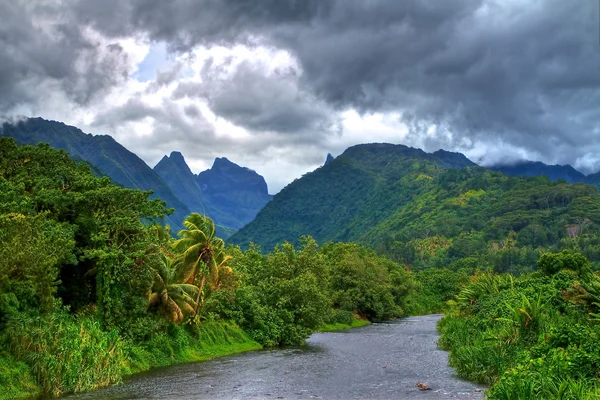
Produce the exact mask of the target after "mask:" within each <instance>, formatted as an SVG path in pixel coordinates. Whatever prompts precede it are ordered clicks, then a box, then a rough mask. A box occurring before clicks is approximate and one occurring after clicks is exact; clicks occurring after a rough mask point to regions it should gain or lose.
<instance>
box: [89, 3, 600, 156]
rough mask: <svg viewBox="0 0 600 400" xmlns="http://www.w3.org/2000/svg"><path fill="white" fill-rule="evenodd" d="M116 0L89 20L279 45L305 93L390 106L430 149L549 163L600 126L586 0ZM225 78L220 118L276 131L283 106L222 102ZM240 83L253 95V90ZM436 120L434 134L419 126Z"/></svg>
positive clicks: (190, 41) (339, 102)
mask: <svg viewBox="0 0 600 400" xmlns="http://www.w3.org/2000/svg"><path fill="white" fill-rule="evenodd" d="M113 1H115V2H116V0H113ZM92 3H93V4H95V5H93V7H100V5H99V3H97V2H80V3H79V8H78V10H79V12H80V13H83V14H90V13H91V11H93V10H91V9H88V7H89V6H90V4H92ZM123 3H124V2H120V1H119V2H116V3H115V7H116V8H117V9H121V10H120V11H119V13H118V14H119V15H121V16H122V17H123V19H122V20H119V21H115V20H114V18H112V19H111V18H106V19H100V18H91V20H92V21H93V23H94V24H95V25H94V26H96V27H97V28H98V29H101V30H104V31H106V32H108V33H112V34H116V33H122V32H129V33H131V32H140V31H143V32H144V33H145V34H147V35H149V36H150V37H152V38H153V39H156V40H164V41H167V42H168V43H170V45H171V48H172V49H177V50H186V49H189V48H191V47H193V46H194V45H197V44H205V43H234V42H245V41H252V40H258V41H262V42H264V43H269V44H271V45H274V46H276V47H279V48H284V49H287V50H289V51H290V52H291V53H292V54H293V55H294V56H295V57H296V58H297V60H298V62H299V65H300V67H301V70H302V76H301V86H302V88H303V90H306V91H307V92H310V93H312V95H314V96H316V97H317V98H319V99H321V100H322V101H324V102H326V103H327V104H329V105H330V107H333V108H335V109H338V110H343V109H346V108H350V107H351V108H355V109H357V110H360V111H361V112H373V111H400V112H402V113H403V119H404V120H405V121H406V122H407V124H408V126H409V129H410V131H411V134H412V135H413V136H412V137H413V138H418V139H419V140H420V141H421V142H424V143H426V144H427V145H428V146H430V147H432V148H433V147H436V146H438V147H439V146H449V147H459V148H465V146H466V145H468V144H469V143H470V144H471V145H478V144H481V143H484V142H486V143H493V142H495V141H497V140H501V141H504V142H509V143H511V144H514V145H515V146H519V147H522V148H525V149H528V150H529V151H530V152H531V153H539V154H541V155H542V156H543V157H545V158H546V159H547V160H549V161H558V162H574V160H575V159H576V158H577V157H582V156H583V155H584V154H585V151H586V144H591V143H594V142H595V141H596V139H597V137H598V134H599V133H600V132H599V128H598V122H597V121H598V116H599V115H598V113H599V111H600V107H598V106H599V105H600V104H599V94H598V93H599V90H600V51H599V33H598V10H597V3H596V2H593V1H564V0H543V1H536V2H515V1H499V0H445V1H437V0H418V1H417V0H411V1H393V0H371V1H363V0H325V1H291V0H289V1H279V0H272V1H258V0H256V1H243V0H237V1H236V0H229V1H217V0H215V1H198V2H193V3H190V2H187V1H183V0H182V1H177V0H175V1H170V2H164V1H158V0H156V1H134V2H128V3H127V5H123ZM102 6H103V7H104V5H102ZM107 20H108V21H107ZM123 30H124V31H123ZM243 72H244V73H246V74H251V73H252V71H248V70H246V71H243ZM243 76H244V75H243V74H242V73H240V75H238V76H236V78H240V79H241V78H242V77H243ZM247 77H248V78H249V76H247ZM228 84H229V85H232V87H223V88H222V89H223V91H222V93H218V91H217V92H216V93H215V92H212V94H211V95H212V98H211V101H212V104H213V106H214V107H215V108H218V109H219V110H220V112H221V113H223V114H224V115H229V116H231V118H233V119H235V118H238V119H239V120H242V119H244V120H247V121H248V122H247V124H248V126H249V127H251V128H252V127H253V126H254V127H256V128H257V129H262V128H263V126H269V125H271V124H272V126H273V127H274V128H276V129H282V130H285V129H286V127H287V125H288V123H287V121H293V119H294V116H295V115H287V114H286V113H285V112H282V111H281V110H280V111H279V112H277V113H276V114H277V115H279V116H281V117H282V118H285V119H286V121H279V120H277V119H275V120H273V119H272V118H271V119H270V118H269V116H268V115H266V114H265V113H264V110H263V109H261V105H260V104H251V103H245V102H244V101H243V100H239V98H237V97H236V98H235V99H232V98H231V97H233V96H234V93H236V94H238V93H239V91H238V89H239V85H237V84H235V83H234V82H230V83H228ZM279 84H280V83H278V81H277V80H276V79H275V80H274V83H271V85H273V86H277V85H279ZM249 86H250V87H249V89H248V98H251V97H252V96H253V95H255V93H256V90H255V89H254V88H252V87H251V85H249ZM230 89H231V92H229V90H230ZM264 89H265V90H269V89H270V87H269V85H267V86H266V87H265V88H264ZM234 100H239V101H238V102H237V103H236V101H234ZM263 105H264V107H270V106H272V104H270V103H266V102H265V103H263ZM245 112H247V115H245V114H244V113H245ZM248 115H250V116H252V117H254V116H256V115H258V116H256V117H255V118H254V119H253V118H252V117H250V118H248ZM261 116H263V117H264V118H263V117H261ZM291 124H292V125H293V123H291ZM432 124H434V125H436V126H437V128H438V129H437V133H434V134H433V135H429V136H425V132H426V131H427V129H429V127H430V126H431V125H432ZM466 139H468V140H466ZM590 167H591V166H590ZM594 167H597V166H594Z"/></svg>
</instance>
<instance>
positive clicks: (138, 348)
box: [0, 322, 262, 400]
mask: <svg viewBox="0 0 600 400" xmlns="http://www.w3.org/2000/svg"><path fill="white" fill-rule="evenodd" d="M123 347H124V348H123V349H122V355H121V357H120V360H119V361H120V362H119V364H120V365H119V368H118V376H116V377H114V379H111V381H110V382H108V381H107V382H105V383H98V382H92V383H91V384H90V385H89V386H88V387H87V388H86V389H83V390H79V391H80V392H84V391H90V390H94V389H97V388H100V387H103V386H108V385H109V384H110V383H118V382H120V381H121V380H122V379H123V378H124V377H125V376H129V375H133V374H137V373H140V372H145V371H148V370H150V369H153V368H158V367H167V366H171V365H176V364H183V363H191V362H198V361H207V360H211V359H214V358H218V357H223V356H228V355H233V354H238V353H243V352H248V351H253V350H259V349H262V346H261V345H260V344H259V343H257V342H255V341H254V340H252V339H251V338H250V337H249V336H248V334H247V333H246V332H244V331H243V330H242V329H241V328H239V327H238V326H237V325H235V324H233V323H230V322H207V323H204V324H202V325H201V326H200V327H198V328H197V329H195V330H194V331H190V330H186V329H184V328H183V327H181V326H175V325H174V326H173V327H172V328H171V329H168V331H167V332H166V334H161V335H157V336H156V337H155V338H153V339H152V340H151V341H150V342H147V343H144V344H132V343H126V344H125V346H123ZM32 364H33V367H32V366H31V365H28V364H26V363H24V362H21V361H17V360H15V359H14V358H12V357H11V356H10V355H7V354H3V355H0V388H2V390H0V399H1V400H5V399H6V400H8V399H31V398H37V397H39V396H40V395H41V393H42V388H41V385H40V384H39V382H38V380H39V379H40V378H42V379H54V380H59V382H56V383H55V386H56V387H63V386H65V383H64V382H60V380H68V379H72V377H69V376H53V377H38V380H36V379H35V377H36V373H37V374H40V371H41V370H43V366H42V367H40V366H39V365H37V364H36V363H35V361H32ZM80 373H81V374H82V375H84V374H86V373H87V371H80ZM57 394H66V393H62V392H60V393H57Z"/></svg>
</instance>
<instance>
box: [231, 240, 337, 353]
mask: <svg viewBox="0 0 600 400" xmlns="http://www.w3.org/2000/svg"><path fill="white" fill-rule="evenodd" d="M302 243H303V245H302V247H301V248H300V249H299V250H296V249H295V248H294V246H292V245H291V244H289V243H284V244H283V245H281V246H279V247H277V248H276V249H275V250H274V251H273V252H272V253H270V254H268V255H266V256H263V255H261V254H260V252H259V251H258V250H257V249H255V248H250V249H249V250H247V251H245V252H243V253H242V252H241V250H239V249H232V252H234V256H233V259H232V261H231V266H232V268H233V269H234V271H237V272H238V273H239V274H240V279H241V284H240V286H239V287H238V288H237V289H236V290H235V292H234V298H235V302H234V303H233V304H232V305H231V307H230V308H229V309H225V310H223V312H224V313H225V314H226V315H227V316H228V317H231V318H233V319H234V320H235V321H236V322H237V323H238V324H239V325H240V326H241V327H242V328H244V329H246V330H247V331H248V332H249V333H250V335H251V336H252V337H253V338H254V339H255V340H256V341H258V342H259V343H262V344H264V345H267V346H273V345H277V344H298V343H301V342H303V341H304V340H305V339H306V338H307V337H308V336H309V335H310V333H311V332H312V331H313V330H314V329H315V328H316V327H318V326H320V325H322V324H323V323H324V322H325V318H326V317H327V316H328V315H329V313H330V309H331V302H330V299H329V297H328V292H327V288H328V284H329V276H328V269H327V266H326V264H325V262H324V258H323V256H322V255H321V254H320V253H319V251H318V246H317V244H316V242H315V241H314V240H313V239H311V238H303V240H302Z"/></svg>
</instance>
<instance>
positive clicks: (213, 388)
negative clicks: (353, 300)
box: [68, 315, 485, 400]
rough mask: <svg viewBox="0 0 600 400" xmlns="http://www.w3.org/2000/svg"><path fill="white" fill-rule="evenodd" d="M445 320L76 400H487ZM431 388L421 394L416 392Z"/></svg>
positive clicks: (210, 365)
mask: <svg viewBox="0 0 600 400" xmlns="http://www.w3.org/2000/svg"><path fill="white" fill-rule="evenodd" d="M440 318H441V315H427V316H420V317H410V318H405V319H402V320H398V321H394V322H390V323H383V324H373V325H369V326H365V327H362V328H356V329H352V330H349V331H344V332H334V333H315V334H313V335H312V336H311V337H310V339H309V340H308V341H307V344H306V345H305V346H302V347H290V348H284V349H274V350H261V351H255V352H250V353H245V354H238V355H234V356H230V357H224V358H220V359H216V360H211V361H207V362H201V363H194V364H182V365H177V366H173V367H167V368H160V369H155V370H152V371H150V372H147V373H144V374H138V375H135V376H133V377H130V378H128V379H126V380H125V383H124V384H123V385H120V386H113V387H109V388H106V389H101V390H99V391H97V392H93V393H85V394H79V395H75V396H68V398H69V399H71V400H74V399H113V400H117V399H118V400H121V399H123V400H124V399H481V398H483V395H484V393H483V390H485V388H484V387H482V386H477V385H474V384H472V383H469V382H465V381H463V380H460V379H458V378H457V377H456V375H455V374H454V372H453V370H452V369H451V368H450V367H448V353H446V352H445V351H442V350H439V349H438V348H437V346H436V341H437V339H438V335H437V331H436V328H435V326H436V323H437V321H438V320H439V319H440ZM418 382H423V383H425V384H427V385H428V386H429V387H430V388H431V390H429V391H420V390H419V389H418V388H417V387H416V386H415V385H416V384H417V383H418Z"/></svg>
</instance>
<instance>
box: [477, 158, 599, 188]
mask: <svg viewBox="0 0 600 400" xmlns="http://www.w3.org/2000/svg"><path fill="white" fill-rule="evenodd" d="M488 168H489V169H491V170H493V171H499V172H502V173H503V174H506V175H510V176H539V175H545V176H547V177H548V178H550V180H553V181H556V180H559V179H562V180H564V181H565V182H568V183H575V182H584V183H589V182H588V181H589V179H588V177H586V176H585V175H584V174H582V173H581V172H579V171H577V170H576V169H575V168H573V167H571V166H570V165H547V164H544V163H542V162H539V161H522V162H519V163H516V164H511V165H494V166H491V167H488Z"/></svg>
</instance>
